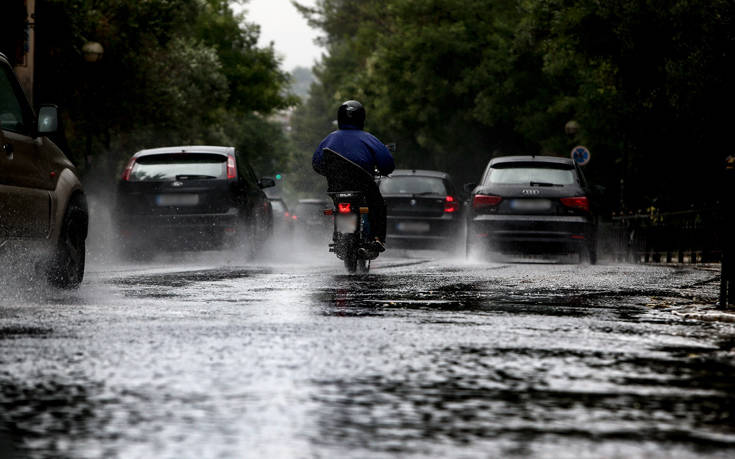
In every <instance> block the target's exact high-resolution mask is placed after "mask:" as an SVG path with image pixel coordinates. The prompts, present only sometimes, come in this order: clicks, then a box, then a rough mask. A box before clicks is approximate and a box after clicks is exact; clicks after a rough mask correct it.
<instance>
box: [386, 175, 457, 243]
mask: <svg viewBox="0 0 735 459" xmlns="http://www.w3.org/2000/svg"><path fill="white" fill-rule="evenodd" d="M379 187H380V193H381V194H382V195H383V199H385V204H386V206H387V242H388V244H389V246H390V247H413V248H439V249H444V250H450V251H451V250H454V249H455V248H456V247H457V244H460V243H463V242H464V239H463V238H462V231H463V224H464V218H463V215H462V206H461V198H460V196H459V195H458V193H457V190H456V189H455V187H454V184H453V183H452V180H451V178H450V176H449V174H446V173H444V172H438V171H429V170H407V169H397V170H395V171H393V173H392V174H391V176H390V177H384V178H381V179H380V182H379Z"/></svg>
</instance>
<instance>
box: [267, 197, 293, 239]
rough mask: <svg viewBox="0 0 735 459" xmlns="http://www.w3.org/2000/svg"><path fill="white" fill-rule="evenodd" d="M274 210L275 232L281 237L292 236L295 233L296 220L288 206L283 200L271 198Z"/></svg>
mask: <svg viewBox="0 0 735 459" xmlns="http://www.w3.org/2000/svg"><path fill="white" fill-rule="evenodd" d="M269 200H270V202H271V208H272V209H273V232H274V234H277V235H279V236H290V235H291V233H292V232H293V227H294V220H293V218H292V215H291V212H289V211H288V206H287V205H286V202H285V201H284V200H283V199H282V198H269Z"/></svg>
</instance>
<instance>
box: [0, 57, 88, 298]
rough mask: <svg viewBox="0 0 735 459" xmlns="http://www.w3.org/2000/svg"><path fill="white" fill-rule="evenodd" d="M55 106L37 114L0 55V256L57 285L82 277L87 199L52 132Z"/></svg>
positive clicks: (69, 284) (67, 284) (76, 282)
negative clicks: (36, 270) (26, 264)
mask: <svg viewBox="0 0 735 459" xmlns="http://www.w3.org/2000/svg"><path fill="white" fill-rule="evenodd" d="M58 123H59V118H58V112H57V109H56V107H55V106H42V107H41V109H40V110H39V115H38V118H36V115H35V114H34V113H33V109H31V106H30V104H29V103H28V100H27V99H26V97H25V95H24V94H23V91H22V89H21V87H20V85H19V84H18V80H17V79H16V77H15V74H14V73H13V71H12V69H11V68H10V64H9V63H8V61H7V59H6V58H5V56H3V55H2V54H0V258H2V259H3V260H2V261H3V262H4V263H6V264H7V263H13V262H12V261H7V260H5V258H6V257H12V256H13V255H17V254H20V259H23V260H30V261H31V262H33V263H34V264H36V265H37V266H38V268H40V269H39V271H41V272H44V273H45V274H46V277H47V278H48V281H49V283H51V284H52V285H54V286H57V287H63V288H73V287H77V286H78V285H79V284H80V283H81V282H82V278H83V277H84V260H85V240H86V238H87V223H88V219H89V218H88V210H87V200H86V198H85V195H84V190H83V188H82V184H81V182H80V180H79V176H78V174H77V170H76V168H75V167H74V165H73V164H72V163H71V161H69V159H68V158H67V157H66V156H65V155H64V153H63V152H62V151H61V150H60V149H59V148H58V147H57V146H56V145H55V144H54V142H52V141H51V140H49V138H48V136H51V135H55V134H58V133H59V129H58Z"/></svg>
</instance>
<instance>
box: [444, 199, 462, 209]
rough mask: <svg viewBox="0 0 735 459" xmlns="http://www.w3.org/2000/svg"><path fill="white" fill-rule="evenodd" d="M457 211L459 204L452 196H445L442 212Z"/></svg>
mask: <svg viewBox="0 0 735 459" xmlns="http://www.w3.org/2000/svg"><path fill="white" fill-rule="evenodd" d="M458 210H459V203H458V202H457V200H456V199H454V196H447V197H446V199H445V203H444V212H456V211H458Z"/></svg>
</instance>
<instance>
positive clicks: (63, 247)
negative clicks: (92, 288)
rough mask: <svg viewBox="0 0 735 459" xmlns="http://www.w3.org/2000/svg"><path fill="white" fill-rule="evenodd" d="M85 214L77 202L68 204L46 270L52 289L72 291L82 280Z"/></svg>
mask: <svg viewBox="0 0 735 459" xmlns="http://www.w3.org/2000/svg"><path fill="white" fill-rule="evenodd" d="M87 220H88V216H87V212H86V211H85V208H84V207H83V206H82V205H81V204H80V203H79V201H78V200H76V199H75V200H73V201H72V202H70V203H69V207H68V208H67V209H66V213H65V214H64V220H63V223H62V226H61V233H60V234H59V240H58V244H57V246H56V250H55V252H54V255H53V259H52V260H51V265H50V266H49V269H48V274H47V276H48V282H49V284H51V285H52V286H54V287H58V288H65V289H73V288H77V287H79V284H81V283H82V279H83V278H84V260H85V252H86V247H85V243H84V240H85V239H86V228H87Z"/></svg>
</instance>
